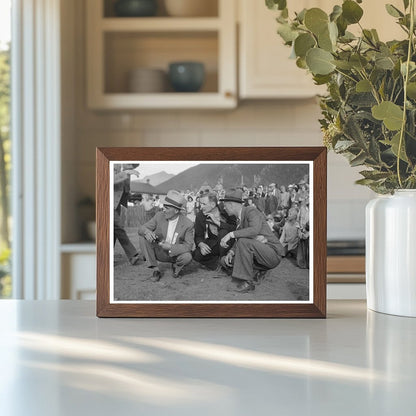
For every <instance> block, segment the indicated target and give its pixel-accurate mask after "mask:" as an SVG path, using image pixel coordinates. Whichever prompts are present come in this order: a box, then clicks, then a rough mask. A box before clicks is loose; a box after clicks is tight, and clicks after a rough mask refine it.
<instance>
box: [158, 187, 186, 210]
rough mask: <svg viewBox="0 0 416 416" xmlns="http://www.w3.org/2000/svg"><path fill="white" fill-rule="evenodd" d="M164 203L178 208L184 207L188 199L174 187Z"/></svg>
mask: <svg viewBox="0 0 416 416" xmlns="http://www.w3.org/2000/svg"><path fill="white" fill-rule="evenodd" d="M163 205H168V206H170V207H173V208H176V209H184V206H185V205H186V199H185V198H184V197H183V196H182V194H181V193H180V192H178V191H175V190H174V189H173V190H171V191H169V192H168V194H167V195H166V197H165V202H164V203H163Z"/></svg>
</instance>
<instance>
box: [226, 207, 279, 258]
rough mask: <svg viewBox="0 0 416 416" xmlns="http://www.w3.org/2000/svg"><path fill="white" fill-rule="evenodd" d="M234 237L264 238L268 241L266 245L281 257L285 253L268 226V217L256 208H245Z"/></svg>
mask: <svg viewBox="0 0 416 416" xmlns="http://www.w3.org/2000/svg"><path fill="white" fill-rule="evenodd" d="M234 236H235V238H236V239H239V238H253V239H256V238H257V237H258V236H264V237H265V238H266V239H267V243H266V244H269V245H271V246H273V247H274V248H275V249H276V251H277V253H278V254H279V255H281V253H283V247H282V245H281V244H280V241H279V239H278V238H277V236H276V235H275V234H274V233H273V231H272V230H271V229H270V227H269V225H268V224H267V222H266V217H265V216H264V214H262V213H261V212H260V211H259V210H258V209H257V208H256V207H254V206H249V207H243V209H242V211H241V221H240V224H239V226H238V227H237V229H236V230H235V231H234Z"/></svg>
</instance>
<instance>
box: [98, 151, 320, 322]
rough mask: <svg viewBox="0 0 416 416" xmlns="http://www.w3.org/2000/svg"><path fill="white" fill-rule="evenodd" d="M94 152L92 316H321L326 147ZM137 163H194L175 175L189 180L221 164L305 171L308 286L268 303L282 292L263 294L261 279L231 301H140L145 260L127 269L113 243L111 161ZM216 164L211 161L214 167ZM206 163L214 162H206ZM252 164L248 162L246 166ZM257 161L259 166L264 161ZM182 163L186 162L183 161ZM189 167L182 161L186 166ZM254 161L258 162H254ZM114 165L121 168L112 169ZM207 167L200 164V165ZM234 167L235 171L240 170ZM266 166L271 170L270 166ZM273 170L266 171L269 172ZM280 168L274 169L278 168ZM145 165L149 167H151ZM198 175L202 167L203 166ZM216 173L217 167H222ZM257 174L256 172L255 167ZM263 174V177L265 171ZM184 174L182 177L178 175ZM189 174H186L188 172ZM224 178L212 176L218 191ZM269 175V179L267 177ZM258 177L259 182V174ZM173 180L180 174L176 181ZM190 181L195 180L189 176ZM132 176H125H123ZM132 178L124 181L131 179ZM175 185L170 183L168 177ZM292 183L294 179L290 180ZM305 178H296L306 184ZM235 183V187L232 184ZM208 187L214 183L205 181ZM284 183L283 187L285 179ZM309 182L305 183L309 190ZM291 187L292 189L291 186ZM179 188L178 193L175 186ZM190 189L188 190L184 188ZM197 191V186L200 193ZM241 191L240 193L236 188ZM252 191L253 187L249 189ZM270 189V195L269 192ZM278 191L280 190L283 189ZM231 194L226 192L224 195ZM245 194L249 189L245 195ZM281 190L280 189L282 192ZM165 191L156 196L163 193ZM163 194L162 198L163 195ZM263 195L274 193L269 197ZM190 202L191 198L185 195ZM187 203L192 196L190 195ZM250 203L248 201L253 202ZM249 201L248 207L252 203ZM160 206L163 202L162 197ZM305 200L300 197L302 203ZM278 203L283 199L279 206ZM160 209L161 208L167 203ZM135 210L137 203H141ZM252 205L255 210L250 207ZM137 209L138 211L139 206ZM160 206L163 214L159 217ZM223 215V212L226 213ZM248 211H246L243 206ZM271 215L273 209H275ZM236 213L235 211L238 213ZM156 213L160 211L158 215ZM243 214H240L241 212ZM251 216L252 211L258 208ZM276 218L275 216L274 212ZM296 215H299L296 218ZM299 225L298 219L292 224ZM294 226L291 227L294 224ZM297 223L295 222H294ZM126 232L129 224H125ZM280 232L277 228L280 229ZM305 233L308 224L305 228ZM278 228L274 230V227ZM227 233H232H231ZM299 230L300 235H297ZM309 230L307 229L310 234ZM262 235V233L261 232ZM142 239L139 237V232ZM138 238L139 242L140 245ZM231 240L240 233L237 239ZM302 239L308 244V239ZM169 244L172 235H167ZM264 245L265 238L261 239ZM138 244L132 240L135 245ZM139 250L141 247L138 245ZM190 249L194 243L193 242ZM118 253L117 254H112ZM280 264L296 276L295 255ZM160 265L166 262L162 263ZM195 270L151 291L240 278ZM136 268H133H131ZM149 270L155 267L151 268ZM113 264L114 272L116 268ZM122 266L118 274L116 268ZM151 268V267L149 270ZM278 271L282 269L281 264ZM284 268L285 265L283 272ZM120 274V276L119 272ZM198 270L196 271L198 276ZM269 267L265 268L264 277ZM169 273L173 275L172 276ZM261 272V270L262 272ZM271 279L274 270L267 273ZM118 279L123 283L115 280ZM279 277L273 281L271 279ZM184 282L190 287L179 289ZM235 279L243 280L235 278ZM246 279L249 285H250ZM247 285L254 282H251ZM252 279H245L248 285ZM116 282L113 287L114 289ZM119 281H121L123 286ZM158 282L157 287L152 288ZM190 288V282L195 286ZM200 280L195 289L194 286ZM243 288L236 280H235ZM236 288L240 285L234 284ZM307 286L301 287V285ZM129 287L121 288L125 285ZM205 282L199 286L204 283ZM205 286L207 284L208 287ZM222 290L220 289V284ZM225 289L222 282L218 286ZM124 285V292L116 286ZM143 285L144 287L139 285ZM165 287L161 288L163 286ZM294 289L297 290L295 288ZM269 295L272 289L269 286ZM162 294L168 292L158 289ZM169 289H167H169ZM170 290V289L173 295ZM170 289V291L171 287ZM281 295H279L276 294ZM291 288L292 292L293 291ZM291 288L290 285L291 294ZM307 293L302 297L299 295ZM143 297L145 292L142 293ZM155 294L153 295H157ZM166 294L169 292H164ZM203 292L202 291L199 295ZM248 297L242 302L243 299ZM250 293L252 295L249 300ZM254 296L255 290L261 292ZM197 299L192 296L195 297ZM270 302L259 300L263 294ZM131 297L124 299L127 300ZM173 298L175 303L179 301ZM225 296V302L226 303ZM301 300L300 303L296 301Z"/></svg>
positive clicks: (279, 274)
mask: <svg viewBox="0 0 416 416" xmlns="http://www.w3.org/2000/svg"><path fill="white" fill-rule="evenodd" d="M96 156H97V166H96V169H97V176H96V201H97V316H98V317H195V318H201V317H206V318H208V317H209V318H237V317H238V318H325V317H326V224H327V219H326V215H327V214H326V213H327V196H326V188H327V167H326V163H327V150H326V148H324V147H238V148H229V147H220V148H214V147H204V148H196V147H188V148H187V147H176V148H159V147H157V148H156V147H154V148H151V147H134V148H97V151H96ZM134 162H136V163H141V166H142V168H143V170H144V171H146V169H148V170H149V169H150V170H151V168H152V167H154V168H157V167H158V166H159V164H165V165H166V166H174V167H175V166H176V168H178V169H179V168H180V169H182V167H181V166H182V164H185V163H188V164H189V165H190V166H191V165H192V166H193V168H192V169H194V170H192V171H191V170H186V169H185V170H184V171H183V172H182V173H180V174H179V173H178V174H177V175H178V178H179V177H184V178H185V177H187V178H189V177H193V178H194V176H195V174H194V173H193V174H192V175H194V176H192V175H191V172H197V173H198V172H200V170H198V169H203V168H204V166H205V167H207V169H211V170H209V171H210V172H211V171H212V170H214V167H215V166H217V167H218V166H219V167H220V170H221V169H229V170H224V172H231V173H232V175H234V174H235V172H236V170H235V169H237V171H238V172H246V169H248V170H250V169H251V170H250V172H252V171H253V169H254V170H255V169H260V168H261V172H263V173H264V172H266V173H267V172H269V173H270V172H283V169H286V170H285V172H286V171H287V172H289V173H288V174H287V175H288V176H287V177H289V176H290V175H292V176H291V178H294V177H295V178H296V179H294V180H297V178H298V177H299V173H297V175H298V176H296V175H295V173H296V172H300V171H302V172H305V169H307V170H306V171H307V172H308V173H307V175H305V176H304V177H305V178H308V180H309V183H308V185H304V186H301V185H299V186H300V188H301V189H302V190H303V191H304V196H305V195H307V199H308V202H309V204H310V206H309V211H308V212H310V213H311V214H310V222H308V226H309V227H310V238H309V240H308V241H309V243H308V244H309V245H308V247H309V248H308V255H309V251H310V256H309V263H308V264H309V270H308V271H307V273H308V281H307V282H308V283H307V285H306V284H304V288H303V289H304V292H302V293H304V294H303V295H302V296H303V297H302V296H301V297H298V299H291V298H290V299H289V297H288V298H287V299H286V298H282V299H281V300H274V299H278V298H279V296H283V295H281V293H282V292H281V291H279V290H277V289H276V292H275V293H269V292H268V291H266V288H267V286H264V287H263V292H262V291H261V285H262V284H263V283H261V284H260V285H259V287H258V288H256V290H257V289H258V291H257V292H255V291H253V292H252V293H250V294H247V295H246V294H244V295H240V294H237V295H236V294H234V292H232V296H237V297H236V298H235V299H236V300H234V298H232V299H231V298H229V296H231V295H230V294H229V293H228V291H225V290H224V291H222V292H220V293H221V295H220V296H219V297H220V298H219V299H214V300H212V299H211V300H207V301H205V300H204V299H202V300H193V299H184V300H182V299H180V298H177V297H176V298H175V299H167V300H166V299H163V300H161V299H162V297H161V295H154V296H155V297H156V298H152V297H149V295H146V296H147V298H146V299H145V298H141V296H142V295H141V293H142V292H141V291H142V288H144V287H148V285H149V283H148V281H147V280H146V281H145V279H144V278H143V281H142V282H141V283H139V282H138V281H136V280H135V279H136V276H138V275H139V274H140V273H142V271H143V270H144V269H142V268H141V267H145V265H143V266H141V265H139V266H130V264H129V263H128V262H127V257H123V256H124V254H123V253H122V254H119V253H118V251H117V250H118V248H117V247H118V246H117V245H115V244H114V218H113V214H114V200H113V193H114V179H113V178H114V177H115V174H114V169H115V167H116V166H121V168H122V169H123V168H124V167H123V166H124V164H127V163H134ZM214 163H215V165H214ZM210 164H212V166H211V165H210ZM250 164H251V165H250ZM263 164H264V167H263V166H260V165H263ZM183 166H185V165H183ZM186 166H188V165H186ZM258 166H260V167H258ZM142 168H141V167H140V166H139V167H137V170H138V171H139V170H140V169H142ZM118 169H120V168H118ZM204 169H205V168H204ZM238 169H239V170H238ZM268 169H269V170H268ZM270 169H271V170H270ZM279 169H280V170H279ZM150 170H149V171H150ZM201 172H202V170H201ZM221 172H223V171H222V170H221ZM256 172H257V171H256ZM263 173H262V175H263ZM179 175H182V176H179ZM186 175H188V176H186ZM232 175H231V174H230V176H228V175H225V176H226V178H225V179H224V177H223V176H221V177H219V179H218V184H217V185H218V186H219V188H217V185H216V188H215V189H220V188H221V186H222V185H220V184H221V183H222V182H221V181H223V182H224V183H226V182H227V180H228V181H230V180H231V179H230V178H231V176H232ZM244 175H245V173H244V174H242V175H241V176H242V178H241V181H243V180H244V181H245V180H246V179H247V178H248V179H247V180H251V179H250V178H251V176H244ZM262 175H260V174H259V175H258V176H256V174H254V175H253V176H252V177H253V181H254V182H253V184H258V183H259V181H260V182H261V181H262V180H263V181H265V182H269V183H265V184H264V185H265V187H266V186H269V184H270V180H267V179H262V178H263V177H266V176H267V175H266V174H264V175H263V176H262ZM269 177H270V176H269ZM258 178H260V179H258ZM178 180H179V179H178ZM193 180H196V179H195V178H194V179H193ZM280 180H281V181H280V184H282V183H284V180H283V174H282V175H281V178H280ZM129 181H130V179H129ZM129 183H130V182H129ZM169 183H170V182H164V184H165V185H166V186H168V184H169ZM172 183H173V182H172ZM276 183H278V184H279V179H278V178H277V180H276ZM296 183H298V182H296ZM304 183H305V181H303V182H301V184H304ZM240 184H241V182H239V183H237V184H236V187H238V186H239V185H240ZM200 185H201V184H199V183H197V184H196V185H195V186H196V187H195V189H196V190H197V189H198V187H199V186H200ZM208 185H209V186H212V184H208ZM286 185H287V184H286ZM158 186H159V188H158V189H162V185H158ZM248 186H252V188H250V189H252V190H253V192H257V194H255V195H257V196H256V197H257V198H262V197H263V194H262V192H261V189H263V188H260V185H259V187H256V186H255V185H250V184H249V185H248ZM290 186H292V184H291V185H290ZM308 186H309V187H308ZM295 188H297V186H295ZM272 189H273V186H271V188H269V194H270V195H272V193H273V191H272ZM178 191H182V192H183V190H180V189H178ZM188 191H189V190H187V192H188ZM197 192H200V193H201V194H202V192H203V190H201V189H200V190H199V191H197ZM224 192H225V195H226V197H227V192H231V191H227V190H226V191H223V190H220V191H219V195H224ZM240 192H241V191H240ZM250 192H251V191H250ZM270 192H271V193H270ZM282 192H284V190H282ZM228 195H229V194H228ZM250 195H251V194H250ZM280 195H283V194H280ZM293 195H294V196H292V199H293V202H292V204H295V205H296V204H298V203H299V201H302V200H303V199H305V198H306V197H305V198H303V199H302V198H299V201H297V200H296V192H294V193H293ZM162 197H163V196H161V198H162ZM165 198H166V197H165ZM269 198H272V197H271V196H269ZM188 200H189V199H188ZM191 200H192V197H191ZM251 202H252V201H251ZM251 202H250V201H249V202H248V203H249V204H250V203H251ZM165 203H166V199H165ZM300 203H301V205H303V203H302V202H300ZM282 204H283V203H282ZM165 207H166V206H165ZM139 208H140V207H139ZM249 208H250V209H252V210H253V208H251V207H249ZM140 209H141V208H140ZM165 212H166V211H163V213H164V214H165ZM227 212H228V211H227ZM246 212H247V211H246ZM276 212H277V211H276ZM296 212H297V211H296V210H292V212H291V215H292V217H295V213H296ZM240 213H241V211H240ZM282 213H283V214H285V215H286V214H287V212H286V211H284V209H282ZM160 215H162V214H161V213H160ZM240 215H241V214H240ZM256 215H257V213H256ZM274 215H275V214H274ZM298 218H299V217H298ZM278 219H279V217H277V216H276V217H274V219H272V218H270V216H269V222H270V224H271V223H272V222H273V221H278ZM287 222H290V225H288V226H287V227H290V226H292V223H293V224H295V223H296V221H295V220H293V219H291V220H290V221H289V220H287ZM296 224H297V223H296ZM296 226H297V225H296ZM270 228H271V229H274V228H273V227H272V225H270ZM298 228H299V227H298ZM129 230H130V228H129ZM281 230H282V229H280V231H281ZM308 230H309V228H308ZM273 232H276V233H277V231H273ZM131 235H133V237H132V238H135V236H136V232H135V230H134V227H133V231H132V234H131ZM232 235H233V234H232ZM299 235H300V234H299ZM308 235H309V234H308ZM259 237H262V236H259ZM137 238H140V237H137ZM143 241H144V240H141V243H140V244H143ZM235 241H236V242H237V241H238V238H237V237H236V240H235ZM282 241H283V244H285V238H283V240H282ZM304 241H307V240H306V239H305V240H304ZM171 242H172V240H171ZM266 243H268V240H267V239H266ZM136 245H137V244H136ZM140 247H143V245H141V246H140ZM194 247H195V246H194ZM114 250H116V251H117V252H116V251H114ZM115 255H117V256H118V257H117V259H122V261H121V266H120V265H119V263H118V262H114V261H115V260H114V256H115ZM282 264H285V265H286V266H285V267H287V268H288V269H289V268H290V270H292V271H293V273H296V276H297V275H298V273H299V274H300V273H301V269H300V268H299V270H297V269H296V267H297V266H296V260H295V259H294V258H289V257H286V258H284V259H283V260H282V261H281V265H282ZM163 265H164V264H163ZM198 265H199V264H197V266H196V267H197V268H196V269H195V270H196V271H195V272H193V274H192V279H191V278H190V277H188V278H187V279H188V281H185V280H179V279H173V278H172V274H171V273H167V272H166V273H165V275H167V276H168V277H164V278H163V279H162V280H161V281H160V282H156V283H154V285H155V286H152V287H154V288H156V289H157V288H159V287H164V288H166V287H171V288H173V289H172V290H176V288H175V285H177V284H179V283H178V282H180V284H181V285H183V286H181V287H183V288H184V290H185V289H186V288H187V287H188V286H192V287H193V288H194V289H195V290H196V291H198V290H199V287H203V286H204V285H208V284H209V285H211V286H210V287H213V286H212V285H214V284H216V283H213V282H214V281H215V282H218V284H220V285H228V284H230V285H231V281H235V280H238V279H235V277H233V278H231V277H230V278H229V280H227V279H223V280H220V279H213V280H212V281H211V280H209V279H208V278H207V279H205V278H204V277H203V276H205V275H204V273H205V271H202V268H201V271H199V270H200V269H198ZM134 267H136V268H134ZM149 267H154V266H149ZM234 267H235V266H234ZM279 267H283V266H277V268H276V269H273V273H275V275H276V276H277V277H275V278H273V279H272V278H269V284H270V285H276V284H279V285H283V283H282V282H283V280H284V279H283V277H282V275H283V273H282V272H279ZM115 269H117V270H118V271H117V273H116V272H115V271H114V270H115ZM120 270H124V271H120ZM149 270H150V269H149ZM282 270H283V269H282ZM285 270H286V269H285ZM123 273H126V275H124V274H123ZM199 273H201V274H199ZM271 273H272V272H270V273H269V275H270V274H271ZM302 273H303V274H302V279H303V280H302V281H303V282H305V274H304V273H305V272H303V271H302ZM286 274H287V275H288V276H289V277H287V276H286V279H288V280H287V283H286V286H287V287H290V286H293V284H292V285H291V277H290V276H291V275H290V273H289V274H288V273H286ZM173 276H174V275H173ZM266 276H267V274H266ZM273 276H274V275H273ZM123 279H124V281H127V282H128V284H130V285H136V286H134V287H135V288H136V289H135V290H136V292H135V293H136V295H134V296H136V297H135V298H134V299H133V300H132V299H130V296H132V295H131V293H132V292H131V291H129V290H130V289H128V287H129V286H126V285H127V283H125V282H124V283H123ZM120 282H121V283H120ZM276 282H277V283H276ZM185 283H186V284H187V285H188V286H187V287H185ZM240 283H241V282H240ZM249 283H250V282H249ZM251 283H253V282H251ZM251 283H250V284H251ZM117 285H118V286H117ZM123 285H124V286H123ZM157 285H159V286H157ZM194 285H196V286H194ZM198 285H200V286H198ZM240 286H241V284H240ZM240 286H239V287H240ZM306 286H307V288H306V289H305V287H306ZM126 287H127V289H126V290H127V292H126V291H124V292H123V290H124V289H125V288H126ZM204 287H205V286H204ZM207 287H208V286H207ZM221 287H223V286H221ZM224 287H225V286H224ZM119 288H122V289H123V290H121V289H120V290H119ZM143 290H144V289H143ZM166 290H167V289H166ZM299 290H300V289H299ZM115 291H116V292H117V293H119V292H120V293H127V295H126V294H124V295H122V296H121V298H120V297H119V295H117V296H115V295H114V293H115ZM270 292H272V291H271V290H270ZM164 293H166V292H164ZM168 293H170V292H168ZM172 293H173V292H172ZM175 293H176V292H175ZM257 293H259V294H260V293H263V295H264V293H266V294H267V295H268V296H269V297H271V299H272V300H270V299H269V298H267V296H265V295H264V296H263V298H262V299H260V300H257V298H255V297H254V296H255V294H256V296H257ZM279 293H280V294H279ZM291 293H292V292H291ZM293 293H296V290H294V291H293ZM305 293H306V294H305ZM143 296H144V295H143ZM158 296H159V297H158ZM168 296H169V295H168ZM201 296H202V297H203V296H204V294H202V295H201ZM244 296H247V299H250V300H245V299H246V297H244ZM250 296H251V297H250ZM259 296H260V295H259ZM195 297H197V296H195ZM266 298H267V299H268V300H264V299H266ZM129 299H130V300H129ZM178 299H179V300H178ZM230 299H231V300H230ZM299 299H300V300H299Z"/></svg>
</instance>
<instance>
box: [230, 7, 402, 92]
mask: <svg viewBox="0 0 416 416" xmlns="http://www.w3.org/2000/svg"><path fill="white" fill-rule="evenodd" d="M389 3H391V4H394V5H396V6H397V7H398V8H399V9H400V10H402V9H403V2H402V0H392V1H389ZM334 4H342V1H341V0H338V1H334V0H298V1H296V2H291V3H289V7H290V8H289V11H290V12H292V13H293V12H294V11H300V10H302V9H303V8H304V7H306V8H311V7H320V8H321V9H323V10H325V11H326V12H327V13H329V12H330V11H331V10H332V8H333V6H334ZM238 7H239V19H240V39H239V43H240V46H239V79H240V80H239V89H240V97H241V98H305V97H311V96H314V95H316V94H318V93H319V94H322V93H324V92H325V89H324V87H317V86H315V85H314V84H313V81H312V77H311V75H309V74H307V73H306V71H305V70H302V69H300V68H298V67H297V66H296V63H295V61H294V60H293V59H290V58H289V56H290V54H291V49H290V48H289V47H287V46H285V45H284V44H283V41H282V39H281V38H280V36H279V35H278V34H277V23H276V19H275V17H277V15H278V12H276V11H272V10H268V9H267V7H266V5H265V2H264V1H259V0H238ZM361 7H362V8H363V9H364V16H363V18H362V21H361V24H362V26H363V27H365V28H369V29H371V28H376V29H377V31H378V33H379V36H380V39H381V40H383V41H387V40H391V39H393V38H398V39H401V38H403V36H404V35H403V33H404V32H403V31H402V30H401V29H400V27H399V26H398V25H397V24H395V19H394V18H393V17H391V16H389V15H388V13H387V11H386V9H385V6H384V2H380V1H379V0H366V1H364V2H363V3H362V4H361ZM348 30H349V31H351V32H353V33H356V34H358V33H359V31H360V28H359V26H358V25H352V26H349V28H348Z"/></svg>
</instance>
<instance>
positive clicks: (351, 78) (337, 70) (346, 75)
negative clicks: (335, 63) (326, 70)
mask: <svg viewBox="0 0 416 416" xmlns="http://www.w3.org/2000/svg"><path fill="white" fill-rule="evenodd" d="M335 72H338V73H339V74H341V75H344V77H345V78H348V79H350V80H351V81H352V82H354V83H357V80H356V79H355V78H353V77H351V76H350V75H348V74H345V73H344V72H342V71H340V70H339V69H338V68H335Z"/></svg>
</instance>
